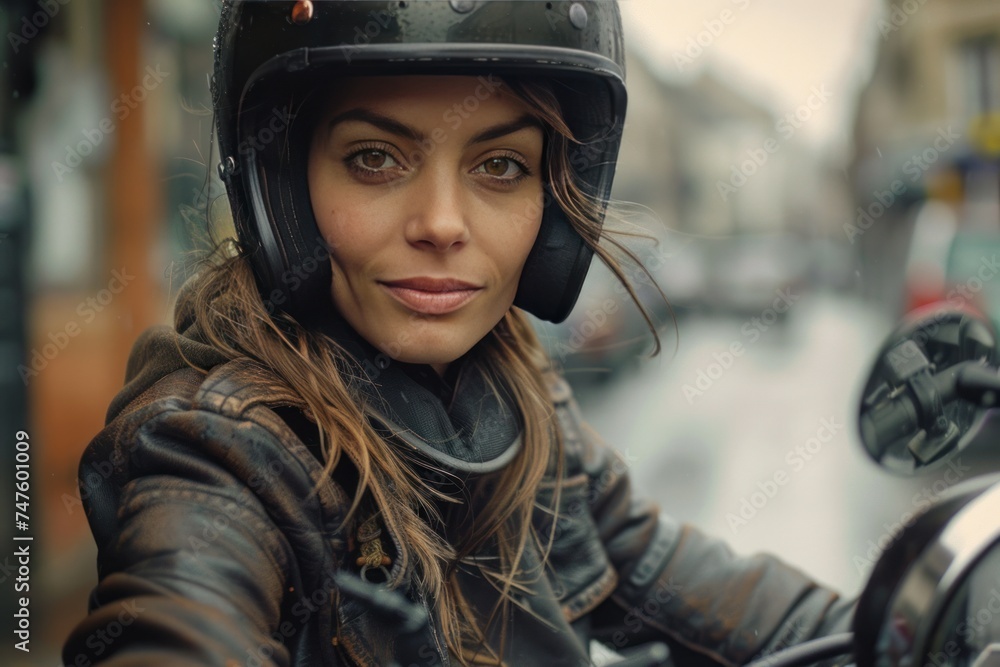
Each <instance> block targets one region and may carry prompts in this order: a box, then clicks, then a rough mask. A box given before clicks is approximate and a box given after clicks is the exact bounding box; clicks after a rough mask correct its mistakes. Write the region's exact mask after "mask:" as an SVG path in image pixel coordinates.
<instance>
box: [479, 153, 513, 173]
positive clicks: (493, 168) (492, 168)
mask: <svg viewBox="0 0 1000 667" xmlns="http://www.w3.org/2000/svg"><path fill="white" fill-rule="evenodd" d="M509 163H510V160H508V159H507V158H502V157H495V158H493V159H492V160H487V161H486V162H485V164H484V166H485V167H486V173H487V174H489V175H490V176H503V175H504V174H506V173H507V169H508V165H509Z"/></svg>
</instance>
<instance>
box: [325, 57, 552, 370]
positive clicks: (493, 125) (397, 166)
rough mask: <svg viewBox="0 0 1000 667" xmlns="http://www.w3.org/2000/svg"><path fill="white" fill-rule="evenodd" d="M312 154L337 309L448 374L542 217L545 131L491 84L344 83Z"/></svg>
mask: <svg viewBox="0 0 1000 667" xmlns="http://www.w3.org/2000/svg"><path fill="white" fill-rule="evenodd" d="M335 85H336V92H335V95H333V100H334V101H332V102H331V103H330V104H329V105H328V107H327V108H326V110H325V112H324V113H323V114H322V117H321V120H320V122H319V123H318V125H317V127H316V130H315V132H314V133H313V140H312V144H311V148H310V153H309V168H308V178H309V192H310V195H311V198H312V207H313V212H314V213H315V216H316V221H317V223H318V224H319V228H320V231H321V233H322V234H323V237H324V239H325V240H326V242H327V243H328V244H329V246H330V248H331V260H332V265H333V284H332V293H333V301H334V304H335V305H336V307H337V310H338V311H339V312H340V313H341V314H342V315H343V316H344V318H345V319H346V320H347V322H348V323H349V324H350V325H351V326H352V327H353V328H354V329H355V330H356V331H357V332H358V333H359V334H361V335H362V336H363V337H364V338H365V339H366V340H367V341H368V342H370V343H371V344H372V345H374V346H375V347H377V348H379V349H381V350H383V351H384V352H385V353H386V354H388V355H389V356H390V357H392V358H394V359H397V360H399V361H404V362H409V363H424V364H431V365H433V366H434V368H435V370H437V372H438V373H443V372H444V369H445V368H446V367H447V364H448V363H449V362H451V361H454V360H455V359H457V358H458V357H460V356H462V355H463V354H465V353H466V352H467V351H468V350H469V349H471V348H472V346H473V345H475V344H476V342H478V341H479V340H480V339H482V338H483V336H485V335H486V334H487V333H488V332H489V331H490V329H492V328H493V326H494V325H496V323H497V322H498V321H500V319H501V318H502V317H503V316H504V314H505V313H506V312H507V310H508V309H509V308H510V306H511V304H512V302H513V300H514V295H515V293H516V291H517V285H518V280H519V278H520V276H521V268H522V267H523V266H524V262H525V259H526V258H527V256H528V252H529V250H530V249H531V246H532V244H533V243H534V240H535V237H536V236H537V234H538V228H539V225H540V223H541V216H542V207H541V201H542V179H541V169H542V149H543V133H542V130H541V126H540V124H539V123H538V122H537V121H536V120H535V119H534V117H533V116H531V115H529V113H528V108H527V106H526V105H525V104H524V103H523V102H521V101H519V100H517V99H515V98H513V97H512V96H510V95H507V94H502V93H501V90H502V84H501V82H500V81H499V80H498V79H495V78H493V77H485V76H484V77H479V78H476V77H457V76H456V77H451V76H419V77H418V76H401V77H364V78H354V79H341V80H338V81H337V82H336V84H335Z"/></svg>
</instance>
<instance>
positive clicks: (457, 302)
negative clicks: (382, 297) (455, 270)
mask: <svg viewBox="0 0 1000 667" xmlns="http://www.w3.org/2000/svg"><path fill="white" fill-rule="evenodd" d="M379 285H380V286H381V287H382V288H383V289H385V290H386V291H387V292H388V293H389V294H390V295H391V296H392V297H393V298H394V299H396V300H397V301H399V302H400V303H402V304H403V305H404V306H406V307H407V308H409V309H410V310H415V311H416V312H418V313H423V314H424V315H444V314H446V313H450V312H452V311H455V310H458V309H459V308H461V307H462V306H464V305H465V304H466V303H468V302H469V301H470V300H472V299H473V298H475V296H476V295H477V294H479V291H480V290H481V289H482V287H479V286H477V285H473V284H472V283H467V282H465V281H463V280H458V279H456V278H429V277H419V278H406V279H404V280H392V281H384V282H383V281H380V282H379Z"/></svg>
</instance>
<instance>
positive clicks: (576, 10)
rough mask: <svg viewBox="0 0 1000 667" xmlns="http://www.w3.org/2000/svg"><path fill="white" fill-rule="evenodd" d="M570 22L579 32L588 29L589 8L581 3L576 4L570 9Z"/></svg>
mask: <svg viewBox="0 0 1000 667" xmlns="http://www.w3.org/2000/svg"><path fill="white" fill-rule="evenodd" d="M569 22H570V23H572V24H573V27H574V28H576V29H577V30H583V29H584V28H586V27H587V8H586V7H584V6H583V5H581V4H580V3H579V2H574V3H573V4H572V5H571V6H570V8H569Z"/></svg>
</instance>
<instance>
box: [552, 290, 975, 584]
mask: <svg viewBox="0 0 1000 667" xmlns="http://www.w3.org/2000/svg"><path fill="white" fill-rule="evenodd" d="M747 321H748V320H740V319H735V318H732V319H729V318H707V317H706V318H691V319H687V320H684V321H681V322H680V327H679V329H680V348H679V350H678V352H677V356H676V357H675V358H670V356H671V353H672V350H673V343H674V341H673V340H672V338H665V339H664V348H665V349H664V353H663V355H662V357H663V358H662V359H661V358H657V359H654V360H651V361H645V362H643V363H642V364H641V367H640V369H639V370H638V372H633V373H630V374H628V375H624V376H622V377H621V378H620V380H619V381H617V382H615V383H614V384H613V385H608V384H605V385H602V387H601V389H600V390H598V391H595V390H594V389H593V388H592V387H591V386H590V385H588V384H586V383H579V384H580V388H579V389H577V398H578V400H579V401H580V403H581V408H582V410H583V413H584V416H585V417H586V418H587V420H588V421H589V423H590V424H591V425H592V426H593V427H594V428H595V429H596V430H597V431H598V432H599V433H601V435H602V436H604V438H605V439H606V440H607V441H608V442H610V443H611V444H613V445H615V446H616V447H617V448H619V450H620V451H622V452H623V453H625V454H626V458H627V460H628V461H629V465H630V474H631V475H632V477H633V484H634V486H635V487H636V488H637V489H639V490H640V492H641V493H642V494H643V495H645V496H647V497H650V498H652V499H653V500H655V501H656V502H657V503H658V504H659V505H660V507H661V509H662V510H663V511H664V512H666V513H668V514H671V515H673V516H676V517H678V518H680V519H683V520H686V521H690V522H692V523H694V524H695V525H697V526H699V527H700V528H702V529H703V530H705V531H707V532H709V533H712V534H714V535H716V536H719V537H721V538H723V539H725V540H726V541H727V542H728V543H730V544H731V545H732V546H733V548H734V549H735V550H736V551H738V552H740V553H746V554H749V553H753V552H756V551H767V552H771V553H775V554H777V555H779V556H781V557H783V558H784V559H786V560H788V561H789V562H791V563H792V564H794V565H796V566H798V567H800V568H801V569H803V570H805V571H807V572H808V573H809V574H811V575H812V576H814V577H816V578H818V579H819V580H820V581H821V582H822V583H825V584H827V585H830V586H833V587H834V588H836V589H838V590H841V591H843V592H844V593H845V594H849V595H854V594H856V593H857V592H859V591H860V588H861V586H862V585H863V582H864V580H865V577H866V576H867V573H868V569H867V566H866V565H865V564H864V563H863V562H862V560H866V559H867V552H868V551H869V550H870V549H871V545H870V544H869V541H874V542H876V543H877V542H878V540H879V538H880V537H881V536H882V535H883V534H885V533H887V528H886V526H884V525H883V524H889V527H890V528H891V525H892V523H894V522H898V521H899V520H900V516H901V515H902V514H903V513H904V512H905V511H910V510H913V509H914V507H913V504H912V502H911V497H912V496H913V495H914V494H915V493H917V492H919V491H920V490H921V489H922V487H924V486H928V485H931V486H932V485H933V483H934V482H935V480H937V478H938V477H940V474H938V475H937V476H935V475H934V474H933V473H932V474H931V476H930V477H928V478H926V479H924V478H918V479H916V480H905V479H900V478H895V477H890V476H889V475H888V474H887V473H884V472H882V471H881V470H879V469H878V468H876V467H875V466H874V465H873V464H872V463H871V462H870V461H869V460H868V458H867V456H866V454H865V453H864V451H863V449H862V447H861V444H860V442H859V438H858V436H857V434H856V423H857V417H856V415H857V401H858V397H859V393H860V391H861V388H862V386H863V382H864V380H865V379H866V376H867V374H868V370H869V369H868V366H869V365H870V364H871V363H872V360H873V359H874V355H875V354H876V352H877V350H878V347H879V346H880V345H881V342H882V339H883V338H884V336H885V335H886V334H887V333H888V329H889V326H890V324H891V320H890V319H889V318H887V317H885V316H884V315H880V314H879V313H877V312H874V311H873V310H872V309H870V308H868V307H866V306H864V305H862V304H861V303H860V302H857V301H852V300H845V299H843V298H839V297H833V296H829V295H821V294H813V295H808V294H804V295H802V297H801V300H800V301H799V302H797V303H796V304H795V306H794V307H793V308H791V309H790V312H789V315H788V319H787V321H786V322H784V323H783V324H782V323H779V324H777V325H775V326H774V327H772V328H770V329H769V330H768V331H766V332H763V333H761V334H760V336H759V338H758V339H757V340H756V341H753V342H752V337H748V336H746V335H744V334H743V333H741V329H742V328H743V325H744V324H746V322H747ZM751 331H752V330H751ZM734 342H742V343H743V345H744V348H745V352H744V353H743V354H741V355H740V356H736V357H733V361H732V364H731V366H730V367H729V368H728V369H723V372H722V374H721V375H719V377H718V379H715V380H713V381H712V384H711V386H709V387H708V388H707V389H706V390H704V393H703V394H702V395H700V396H698V395H693V394H691V395H692V400H691V401H689V400H688V399H687V398H686V397H685V393H684V387H685V385H688V386H689V387H694V388H695V389H697V388H698V387H697V386H696V382H697V380H698V377H699V373H701V372H704V373H705V374H706V376H707V375H717V373H716V372H715V369H714V368H712V366H713V365H715V364H718V365H719V366H720V367H721V365H722V362H720V361H718V359H717V357H716V356H715V355H718V357H720V358H725V355H724V351H725V350H727V349H729V347H730V345H731V344H732V343H734ZM571 377H572V376H571ZM709 379H711V378H709ZM702 386H705V383H704V382H703V383H702ZM824 424H832V425H833V428H832V432H831V433H828V432H827V431H826V430H825V429H824ZM824 439H825V440H827V441H826V442H823V440H824ZM810 440H812V441H811V442H810ZM797 448H798V449H797ZM970 475H971V474H969V475H967V476H966V477H968V476H970ZM775 480H778V481H775ZM782 480H783V482H782ZM940 488H941V486H940V485H939V486H938V489H937V490H940Z"/></svg>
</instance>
